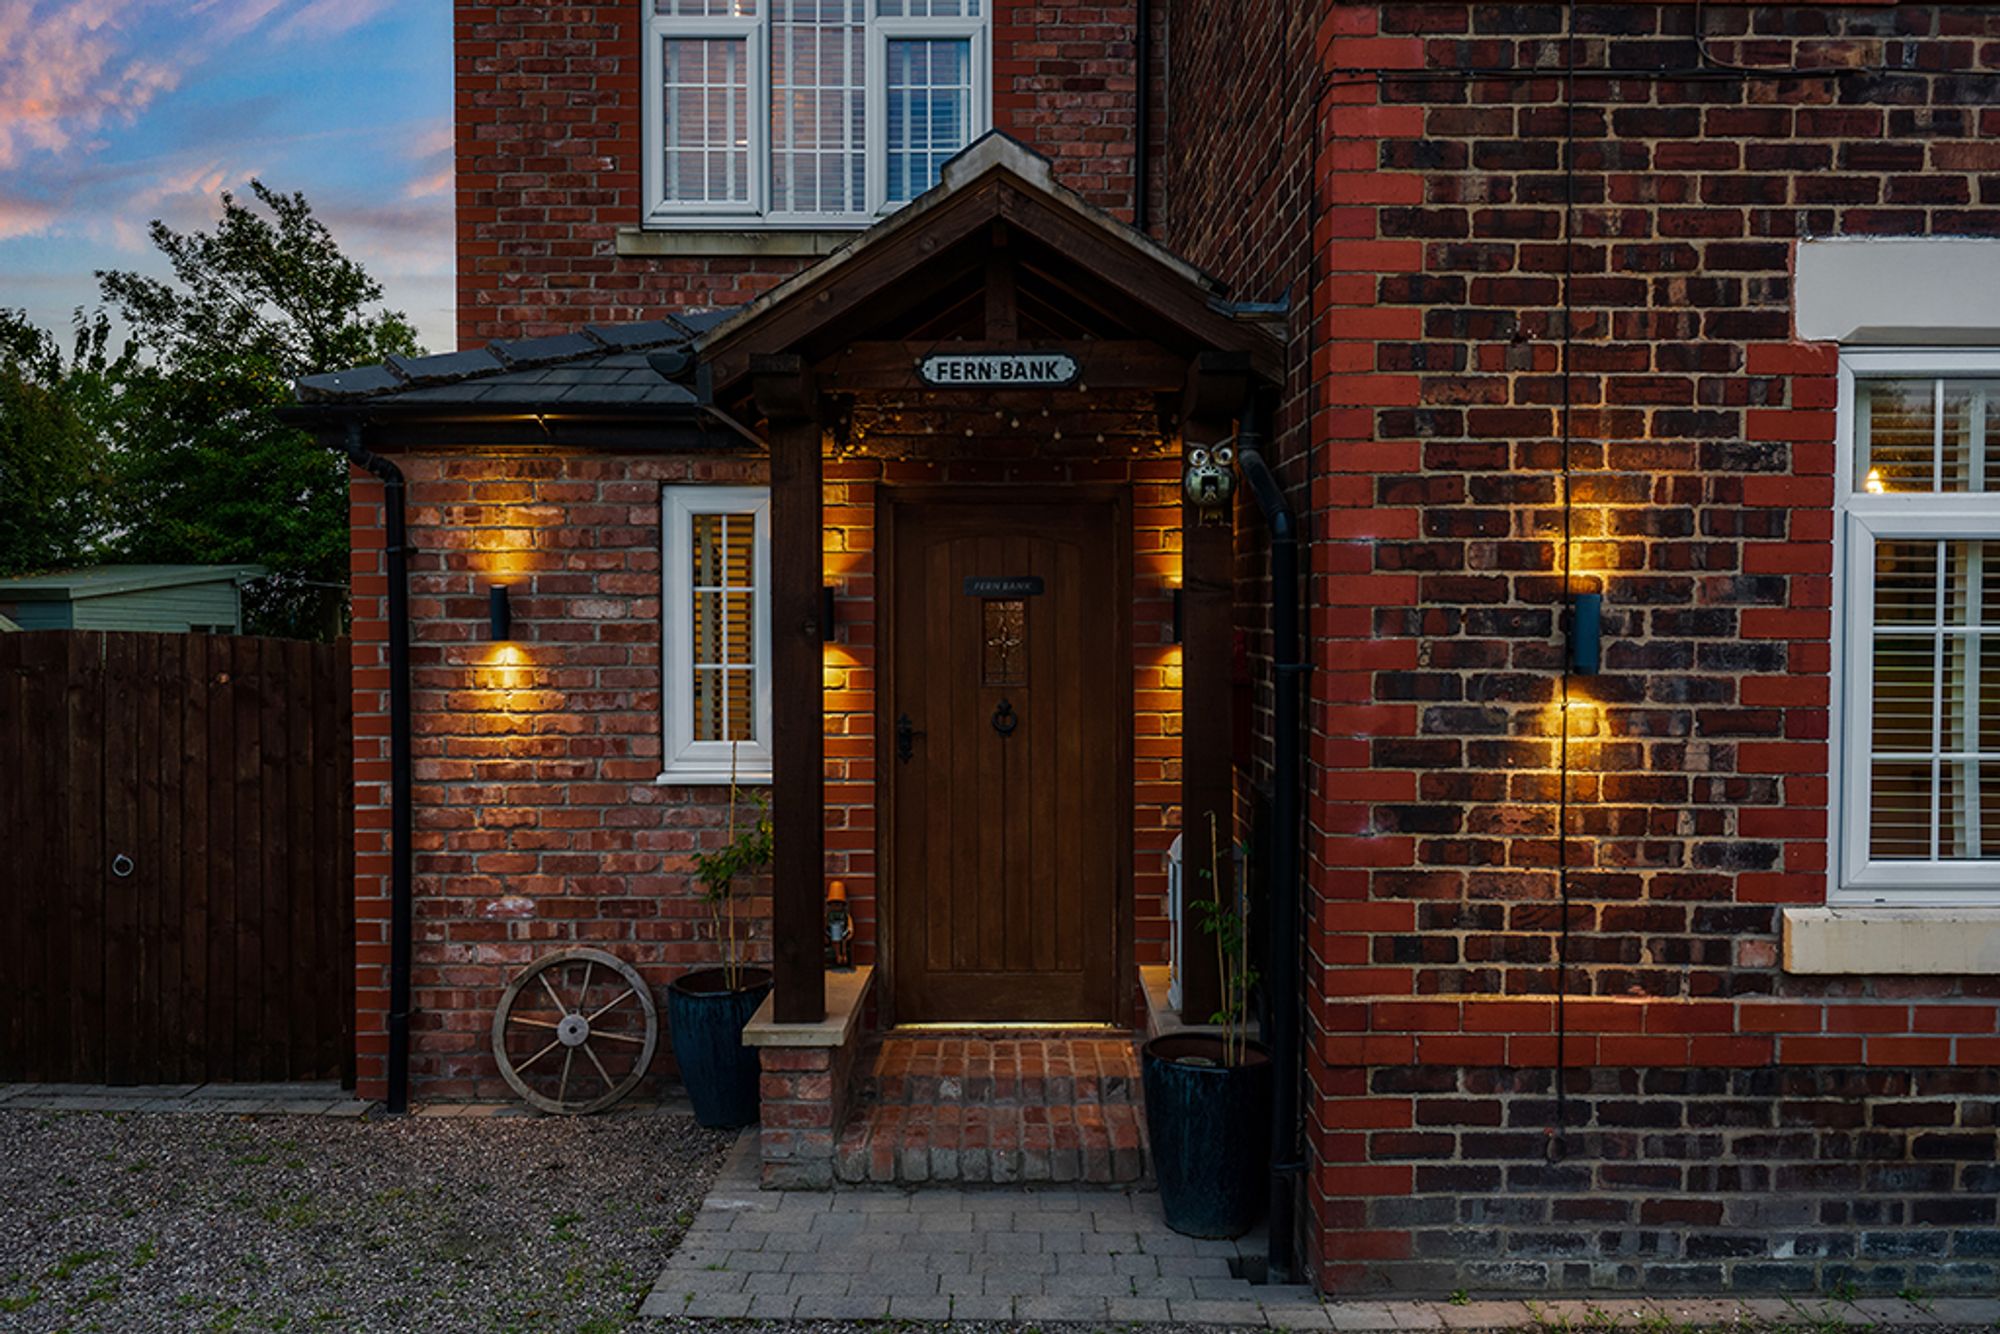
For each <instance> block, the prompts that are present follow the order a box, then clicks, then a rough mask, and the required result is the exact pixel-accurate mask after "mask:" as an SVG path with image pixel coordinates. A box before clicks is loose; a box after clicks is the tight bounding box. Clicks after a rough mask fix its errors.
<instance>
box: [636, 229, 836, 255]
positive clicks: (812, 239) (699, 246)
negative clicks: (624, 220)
mask: <svg viewBox="0 0 2000 1334" xmlns="http://www.w3.org/2000/svg"><path fill="white" fill-rule="evenodd" d="M865 225H866V224H860V223H858V224H856V225H855V226H853V227H843V228H827V227H819V228H812V229H793V230H786V229H782V228H775V227H766V226H761V225H744V226H740V227H728V226H723V225H718V224H716V223H712V222H711V223H705V224H703V225H701V226H699V227H620V228H619V229H618V253H619V254H621V255H641V256H643V255H680V256H687V255H696V256H699V255H713V256H720V257H729V258H742V257H751V258H755V257H757V256H763V255H772V256H786V255H801V256H806V257H817V256H820V255H830V254H832V253H833V252H834V251H836V250H838V249H840V248H841V247H842V246H844V245H846V244H847V243H848V242H849V241H852V240H853V239H854V238H855V237H856V236H858V235H860V234H861V232H862V230H863V229H864V227H865Z"/></svg>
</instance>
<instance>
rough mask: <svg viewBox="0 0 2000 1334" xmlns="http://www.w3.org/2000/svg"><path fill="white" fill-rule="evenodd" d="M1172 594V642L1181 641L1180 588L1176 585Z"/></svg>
mask: <svg viewBox="0 0 2000 1334" xmlns="http://www.w3.org/2000/svg"><path fill="white" fill-rule="evenodd" d="M1173 595H1174V642H1175V643H1176V644H1178V643H1180V642H1181V590H1180V589H1179V588H1178V587H1176V588H1175V589H1174V590H1173Z"/></svg>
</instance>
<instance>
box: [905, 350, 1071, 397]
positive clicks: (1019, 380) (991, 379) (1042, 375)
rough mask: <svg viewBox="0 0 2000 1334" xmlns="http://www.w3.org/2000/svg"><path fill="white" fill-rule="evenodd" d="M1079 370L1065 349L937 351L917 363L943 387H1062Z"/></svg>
mask: <svg viewBox="0 0 2000 1334" xmlns="http://www.w3.org/2000/svg"><path fill="white" fill-rule="evenodd" d="M1077 371H1078V367H1077V364H1076V358H1075V357H1072V356H1070V355H1068V354H1067V353H1063V352H936V353H932V354H931V355H930V356H928V357H925V358H924V359H923V360H922V361H919V362H918V363H917V377H918V378H919V379H921V380H922V381H923V382H924V383H925V384H928V385H935V386H936V387H938V388H940V389H993V388H1024V389H1046V388H1059V387H1061V386H1063V385H1066V384H1070V383H1072V382H1073V381H1075V379H1076V377H1077Z"/></svg>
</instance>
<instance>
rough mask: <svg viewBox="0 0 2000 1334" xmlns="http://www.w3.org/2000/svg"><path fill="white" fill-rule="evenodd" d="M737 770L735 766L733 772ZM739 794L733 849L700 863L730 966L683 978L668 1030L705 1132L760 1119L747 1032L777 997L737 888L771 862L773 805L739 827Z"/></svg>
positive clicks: (763, 804)
mask: <svg viewBox="0 0 2000 1334" xmlns="http://www.w3.org/2000/svg"><path fill="white" fill-rule="evenodd" d="M731 767H732V769H733V768H734V766H733V765H732V766H731ZM738 805H739V793H738V790H737V787H736V782H735V779H734V776H733V774H732V777H731V780H730V784H729V823H728V833H727V835H726V841H725V842H724V844H723V845H722V847H720V848H718V849H716V850H715V851H713V852H708V853H703V854H702V855H701V856H698V857H696V858H695V863H694V874H695V879H696V880H698V881H700V882H701V887H702V897H703V898H704V899H705V900H707V902H708V909H709V915H710V920H711V921H712V922H713V923H714V926H715V937H716V941H717V942H718V944H720V946H721V949H722V966H721V967H719V968H703V969H700V970H698V971H696V972H692V973H687V974H684V975H682V976H681V977H678V978H675V979H674V980H673V981H672V982H671V983H669V984H668V986H667V1023H668V1026H669V1028H670V1029H671V1031H672V1033H673V1039H674V1058H675V1060H677V1061H678V1062H679V1063H680V1068H681V1081H682V1082H683V1083H684V1084H686V1085H687V1091H688V1100H689V1101H690V1102H692V1103H693V1104H694V1116H695V1120H697V1121H699V1122H701V1124H703V1125H705V1126H715V1127H730V1126H745V1125H749V1124H750V1123H751V1122H752V1121H755V1120H756V1119H757V1103H758V1098H757V1080H758V1065H757V1053H756V1052H755V1051H754V1050H752V1049H751V1048H748V1047H745V1046H744V1045H743V1026H744V1025H745V1024H747V1023H749V1022H750V1016H752V1015H753V1014H755V1013H756V1012H757V1007H758V1006H759V1005H762V1004H763V1003H764V997H766V996H768V995H770V994H771V973H770V970H768V969H764V968H750V967H746V966H745V965H744V962H743V954H744V952H745V948H746V945H747V942H746V941H745V940H744V939H743V938H742V936H741V935H739V932H738V926H739V923H738V921H737V911H736V893H735V891H736V882H737V880H738V878H739V877H748V876H751V875H754V874H756V873H757V872H758V871H760V870H762V869H763V868H764V867H765V866H767V865H769V864H770V861H771V805H770V799H769V798H768V797H767V796H765V794H764V793H762V792H757V793H754V794H752V796H751V797H750V799H749V806H750V810H749V813H748V814H749V818H748V821H747V823H744V824H743V825H742V827H741V828H739V827H738V817H737V808H738Z"/></svg>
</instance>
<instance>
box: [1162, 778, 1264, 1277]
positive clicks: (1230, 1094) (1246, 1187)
mask: <svg viewBox="0 0 2000 1334" xmlns="http://www.w3.org/2000/svg"><path fill="white" fill-rule="evenodd" d="M1208 832H1209V844H1208V846H1209V865H1208V866H1207V867H1206V868H1204V869H1203V870H1202V871H1201V872H1200V873H1199V874H1200V875H1201V876H1202V877H1203V878H1205V879H1206V880H1207V881H1208V884H1209V897H1208V898H1207V899H1205V900H1199V899H1196V900H1191V902H1190V907H1191V908H1192V909H1193V910H1194V912H1195V914H1196V915H1197V916H1198V917H1199V918H1200V925H1201V929H1202V930H1203V931H1204V932H1205V933H1207V934H1208V935H1210V936H1212V937H1214V939H1215V951H1216V959H1217V964H1218V971H1219V973H1220V976H1221V979H1222V998H1221V999H1222V1006H1221V1008H1220V1009H1219V1010H1217V1011H1216V1012H1215V1014H1214V1016H1213V1018H1212V1019H1211V1020H1210V1022H1212V1023H1215V1024H1219V1025H1221V1032H1219V1033H1170V1034H1167V1035H1165V1036H1163V1037H1157V1038H1154V1039H1153V1040H1152V1041H1151V1042H1148V1043H1147V1044H1146V1046H1145V1049H1144V1052H1143V1053H1142V1061H1141V1065H1142V1073H1143V1076H1144V1081H1145V1089H1146V1130H1147V1134H1148V1136H1149V1137H1150V1139H1151V1141H1152V1154H1153V1175H1154V1176H1155V1178H1157V1180H1158V1181H1159V1186H1160V1203H1161V1205H1162V1207H1163V1208H1164V1209H1165V1211H1166V1215H1167V1226H1168V1227H1170V1228H1172V1229H1173V1230H1174V1231H1176V1232H1180V1233H1184V1234H1186V1235H1188V1236H1191V1237H1240V1236H1242V1235H1243V1234H1244V1233H1245V1232H1248V1231H1249V1230H1250V1229H1251V1228H1252V1227H1253V1226H1254V1225H1255V1224H1256V1222H1257V1219H1258V1218H1259V1217H1260V1216H1261V1215H1262V1213H1263V1211H1264V1202H1265V1196H1266V1194H1267V1191H1268V1188H1269V1185H1270V1180H1269V1176H1268V1173H1269V1170H1270V1143H1271V1057H1270V1053H1269V1052H1267V1051H1265V1049H1264V1047H1263V1046H1262V1045H1261V1044H1259V1043H1257V1042H1253V1041H1251V1040H1250V1037H1249V1034H1248V1015H1249V995H1250V988H1251V987H1253V986H1255V985H1256V982H1257V974H1256V970H1255V969H1253V968H1251V967H1250V960H1249V939H1248V936H1249V933H1248V925H1249V923H1248V920H1247V910H1246V896H1245V894H1244V893H1243V891H1242V889H1241V888H1239V889H1238V890H1237V892H1236V893H1235V894H1233V895H1225V893H1224V891H1223V887H1222V877H1221V876H1220V875H1218V874H1217V866H1216V857H1217V852H1216V848H1217V844H1218V843H1219V840H1218V839H1217V837H1216V818H1215V813H1214V812H1213V811H1210V812H1209V813H1208Z"/></svg>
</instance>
